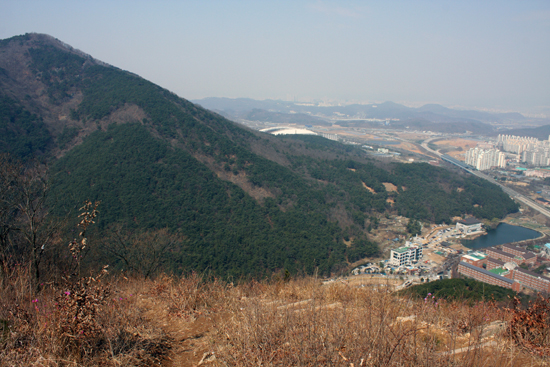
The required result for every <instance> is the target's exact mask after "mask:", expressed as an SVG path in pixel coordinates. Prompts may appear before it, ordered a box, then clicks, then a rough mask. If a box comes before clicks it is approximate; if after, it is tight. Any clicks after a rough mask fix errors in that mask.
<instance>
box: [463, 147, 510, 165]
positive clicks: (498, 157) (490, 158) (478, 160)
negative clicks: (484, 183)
mask: <svg viewBox="0 0 550 367" xmlns="http://www.w3.org/2000/svg"><path fill="white" fill-rule="evenodd" d="M465 163H466V164H468V165H470V166H472V167H474V168H476V169H477V170H479V171H485V170H488V169H491V168H493V167H499V168H506V157H505V155H504V153H502V152H501V151H500V150H498V149H481V148H472V149H469V150H468V151H467V152H466V155H465Z"/></svg>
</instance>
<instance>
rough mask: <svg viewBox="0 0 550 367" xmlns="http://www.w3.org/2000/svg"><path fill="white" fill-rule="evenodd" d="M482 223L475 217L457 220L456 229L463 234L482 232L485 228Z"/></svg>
mask: <svg viewBox="0 0 550 367" xmlns="http://www.w3.org/2000/svg"><path fill="white" fill-rule="evenodd" d="M481 225H482V223H481V222H480V221H479V220H477V219H475V218H466V219H464V220H461V221H458V222H456V229H457V231H459V232H461V233H462V234H470V233H474V232H481V231H482V230H483V228H482V227H481Z"/></svg>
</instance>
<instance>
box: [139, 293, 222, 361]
mask: <svg viewBox="0 0 550 367" xmlns="http://www.w3.org/2000/svg"><path fill="white" fill-rule="evenodd" d="M142 302H143V304H142V306H143V307H144V308H145V309H146V311H145V312H144V315H143V316H144V318H145V319H146V320H147V321H149V322H152V323H155V324H156V325H157V326H158V327H159V328H160V329H161V330H162V331H163V332H164V333H165V334H166V337H167V338H168V339H169V340H170V344H171V350H170V351H169V352H168V353H167V356H165V357H164V358H162V366H165V367H195V366H197V365H199V363H200V365H201V366H202V365H205V366H211V365H212V363H211V362H213V361H214V360H215V358H214V357H213V354H212V350H211V349H212V348H210V347H211V344H210V340H211V338H210V334H211V333H212V332H213V330H214V324H215V323H214V320H213V316H210V315H204V314H202V313H197V314H195V315H193V314H192V315H187V316H182V317H180V316H176V315H172V314H170V312H169V310H168V309H167V308H166V303H165V302H162V301H158V300H156V299H155V298H154V297H147V298H144V299H143V300H142ZM201 362H202V363H201Z"/></svg>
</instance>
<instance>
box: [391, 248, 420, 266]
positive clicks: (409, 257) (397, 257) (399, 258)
mask: <svg viewBox="0 0 550 367" xmlns="http://www.w3.org/2000/svg"><path fill="white" fill-rule="evenodd" d="M421 258H422V246H414V245H413V246H404V247H400V248H398V249H395V250H391V255H390V261H389V263H390V264H391V265H394V266H404V265H411V264H412V263H413V262H417V261H418V260H419V259H421Z"/></svg>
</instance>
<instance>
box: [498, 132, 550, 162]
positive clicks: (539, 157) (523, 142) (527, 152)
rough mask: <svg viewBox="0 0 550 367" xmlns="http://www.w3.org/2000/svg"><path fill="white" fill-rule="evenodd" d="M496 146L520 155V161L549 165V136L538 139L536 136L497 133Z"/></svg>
mask: <svg viewBox="0 0 550 367" xmlns="http://www.w3.org/2000/svg"><path fill="white" fill-rule="evenodd" d="M497 146H498V147H499V148H500V149H502V150H504V151H506V152H512V153H516V154H519V155H520V158H521V161H522V162H526V163H528V164H531V165H533V166H546V165H550V137H549V140H544V141H540V140H538V139H536V138H531V137H521V136H513V135H499V136H498V140H497Z"/></svg>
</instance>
